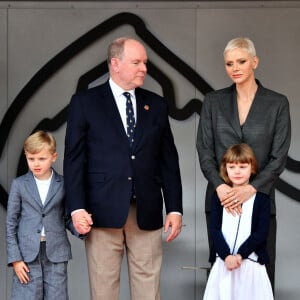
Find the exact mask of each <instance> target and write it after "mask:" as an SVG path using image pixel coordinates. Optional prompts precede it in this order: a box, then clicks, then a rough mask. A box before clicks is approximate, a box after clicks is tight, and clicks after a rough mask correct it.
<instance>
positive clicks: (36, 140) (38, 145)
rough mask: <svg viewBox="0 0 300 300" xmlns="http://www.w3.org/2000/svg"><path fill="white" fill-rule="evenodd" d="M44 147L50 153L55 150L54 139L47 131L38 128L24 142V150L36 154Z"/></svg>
mask: <svg viewBox="0 0 300 300" xmlns="http://www.w3.org/2000/svg"><path fill="white" fill-rule="evenodd" d="M44 148H46V149H48V150H49V151H50V152H51V153H55V152H56V141H55V138H54V137H53V135H52V134H51V133H49V132H46V131H43V130H39V131H37V132H35V133H33V134H31V135H30V136H29V137H28V138H27V139H26V140H25V142H24V151H25V152H28V153H31V154H36V153H39V152H41V151H42V150H43V149H44Z"/></svg>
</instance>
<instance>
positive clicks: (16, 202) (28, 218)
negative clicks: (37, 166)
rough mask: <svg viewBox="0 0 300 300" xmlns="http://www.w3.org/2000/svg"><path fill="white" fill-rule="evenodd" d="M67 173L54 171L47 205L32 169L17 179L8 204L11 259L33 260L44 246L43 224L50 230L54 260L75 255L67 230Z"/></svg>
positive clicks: (50, 256)
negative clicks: (41, 241) (64, 177)
mask: <svg viewBox="0 0 300 300" xmlns="http://www.w3.org/2000/svg"><path fill="white" fill-rule="evenodd" d="M63 185H64V181H63V177H62V176H61V175H59V174H58V173H56V172H55V171H53V177H52V180H51V183H50V188H49V191H48V194H47V198H46V200H45V203H44V205H43V204H42V202H41V199H40V196H39V192H38V188H37V185H36V182H35V180H34V176H33V174H32V172H30V171H29V172H28V173H27V174H25V175H23V176H20V177H18V178H16V179H14V180H13V182H12V185H11V189H10V194H9V199H8V207H7V221H6V241H7V261H8V264H11V263H12V262H14V261H19V260H23V261H25V262H32V261H33V260H34V259H35V258H36V257H37V255H38V253H39V250H40V236H41V230H42V226H44V228H45V233H46V239H47V242H46V254H47V257H48V259H49V260H50V261H51V262H54V263H59V262H64V261H68V260H69V259H71V246H70V242H69V240H68V237H67V232H66V230H65V218H64V214H65V207H64V186H63Z"/></svg>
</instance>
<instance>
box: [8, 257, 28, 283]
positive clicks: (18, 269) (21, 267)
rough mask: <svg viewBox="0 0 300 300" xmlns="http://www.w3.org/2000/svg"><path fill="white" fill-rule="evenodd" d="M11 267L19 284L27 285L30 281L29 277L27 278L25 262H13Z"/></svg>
mask: <svg viewBox="0 0 300 300" xmlns="http://www.w3.org/2000/svg"><path fill="white" fill-rule="evenodd" d="M12 265H13V268H14V270H15V273H16V275H17V277H18V278H19V280H20V282H21V283H22V284H26V283H28V282H29V281H30V279H29V276H28V273H29V268H28V266H27V265H26V264H25V262H24V261H22V260H20V261H14V262H13V263H12Z"/></svg>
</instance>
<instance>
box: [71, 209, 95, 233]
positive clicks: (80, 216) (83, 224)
mask: <svg viewBox="0 0 300 300" xmlns="http://www.w3.org/2000/svg"><path fill="white" fill-rule="evenodd" d="M72 221H73V224H74V227H75V229H76V231H77V232H78V233H80V234H87V233H88V232H90V231H91V226H92V225H93V220H92V215H91V214H89V213H88V212H87V211H86V210H85V209H81V210H78V211H76V212H75V213H74V214H72Z"/></svg>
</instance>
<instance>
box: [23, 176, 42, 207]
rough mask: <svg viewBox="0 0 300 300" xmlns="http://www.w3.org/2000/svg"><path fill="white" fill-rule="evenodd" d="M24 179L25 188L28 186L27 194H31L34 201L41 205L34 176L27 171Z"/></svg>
mask: <svg viewBox="0 0 300 300" xmlns="http://www.w3.org/2000/svg"><path fill="white" fill-rule="evenodd" d="M26 181H27V184H26V186H27V188H28V194H29V195H32V197H33V199H34V201H35V202H36V203H37V204H38V205H39V206H40V207H42V206H43V204H42V200H41V197H40V194H39V191H38V187H37V184H36V182H35V179H34V176H33V174H32V173H31V172H28V173H27V175H26Z"/></svg>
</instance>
